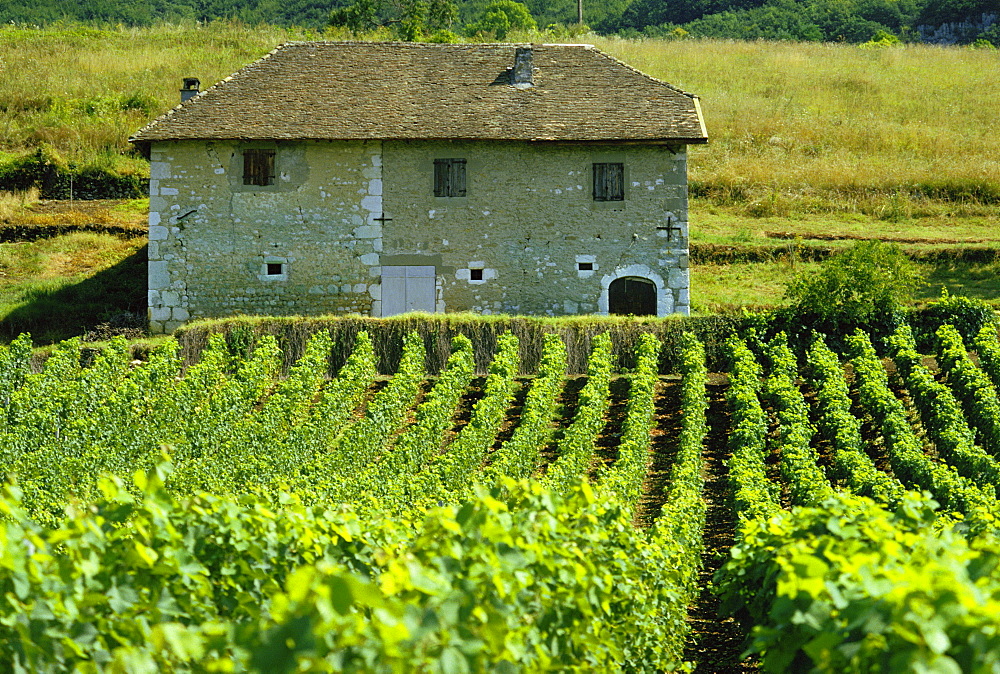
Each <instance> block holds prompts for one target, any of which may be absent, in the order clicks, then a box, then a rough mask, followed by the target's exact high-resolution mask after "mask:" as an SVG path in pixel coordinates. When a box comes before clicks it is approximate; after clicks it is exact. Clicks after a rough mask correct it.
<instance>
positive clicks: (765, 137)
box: [0, 23, 1000, 338]
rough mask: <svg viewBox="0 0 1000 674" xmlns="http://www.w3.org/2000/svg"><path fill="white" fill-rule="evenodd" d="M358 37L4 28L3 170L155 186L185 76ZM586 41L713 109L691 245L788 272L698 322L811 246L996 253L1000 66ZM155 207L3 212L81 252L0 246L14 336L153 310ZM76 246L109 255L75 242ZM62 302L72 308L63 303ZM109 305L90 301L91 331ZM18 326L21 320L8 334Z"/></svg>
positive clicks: (31, 232)
mask: <svg viewBox="0 0 1000 674" xmlns="http://www.w3.org/2000/svg"><path fill="white" fill-rule="evenodd" d="M342 37H344V36H343V35H339V34H327V35H320V34H318V33H315V32H308V31H307V32H303V31H298V30H294V29H279V28H273V27H248V26H243V25H239V24H229V23H215V24H209V25H205V26H160V27H156V28H151V29H124V28H109V29H96V28H85V27H79V26H58V27H52V28H46V29H25V28H17V27H0V52H2V54H3V56H2V57H0V72H2V73H3V77H2V78H0V163H2V162H3V161H4V158H5V157H12V156H16V155H17V154H18V153H20V152H23V151H26V150H29V149H31V148H34V147H36V146H38V145H39V144H40V143H46V144H49V145H50V146H52V147H54V148H55V149H56V150H57V151H58V152H59V153H61V154H62V155H63V157H64V158H65V159H67V160H69V161H73V162H77V163H86V162H91V163H97V164H102V163H103V164H106V165H109V166H118V167H122V166H124V167H126V168H127V169H128V170H133V171H134V170H138V171H145V170H146V169H145V164H144V161H143V160H142V159H141V158H139V157H137V156H135V155H134V154H132V153H131V150H130V147H129V145H128V143H127V139H128V137H129V135H131V134H132V133H134V132H135V131H136V130H137V129H138V128H139V127H140V126H142V125H143V124H144V123H145V122H146V121H148V120H149V119H151V118H153V117H154V116H156V115H158V114H160V113H161V112H163V111H165V110H167V109H169V108H170V107H172V106H173V105H175V104H176V101H177V97H178V94H177V88H178V86H179V82H180V80H181V78H182V77H186V76H198V77H200V78H201V80H202V82H203V84H205V85H208V84H210V83H212V82H214V81H217V80H219V79H221V78H223V77H225V76H226V75H228V74H230V73H231V72H233V71H235V70H236V69H237V68H239V67H240V66H242V65H244V64H246V63H248V62H250V61H252V60H253V59H255V58H258V57H259V56H261V55H263V54H265V53H267V52H268V51H269V50H270V49H272V48H273V47H274V46H275V45H277V44H279V43H281V42H284V41H288V40H302V39H319V38H331V39H336V38H342ZM512 39H516V40H522V39H523V40H534V41H538V40H550V41H551V40H552V38H551V36H545V35H540V34H535V35H522V36H512ZM585 40H586V41H589V42H593V43H594V44H596V46H598V47H599V48H601V49H603V50H605V51H607V52H608V53H610V54H612V55H614V56H616V57H618V58H620V59H622V60H624V61H625V62H627V63H629V64H630V65H633V66H635V67H637V68H639V69H640V70H642V71H644V72H647V73H649V74H651V75H654V76H656V77H659V78H662V79H664V80H666V81H668V82H671V83H672V84H675V85H677V86H679V87H681V88H683V89H685V90H688V91H691V92H693V93H696V94H698V95H699V96H700V97H701V102H702V108H703V111H704V114H705V119H706V124H707V126H708V130H709V137H710V142H709V144H708V145H707V146H704V147H694V148H691V151H690V162H689V166H690V171H691V195H692V198H691V208H690V211H691V214H690V218H691V223H692V228H691V242H692V245H693V246H698V245H702V244H706V245H714V246H722V247H736V248H744V247H749V248H752V247H755V246H764V247H767V246H770V247H771V248H773V249H774V250H776V251H778V253H779V254H778V255H776V256H775V258H774V259H770V260H768V261H766V262H733V261H732V260H725V261H724V262H725V264H722V263H720V262H721V261H715V260H712V259H709V260H706V261H705V262H703V263H702V264H700V265H699V266H697V267H696V268H695V270H694V274H693V288H692V298H693V307H694V309H695V311H696V312H697V313H710V312H717V311H731V310H737V309H740V308H760V307H773V306H778V305H780V304H782V302H783V297H782V295H783V291H784V286H785V284H786V283H787V282H788V280H790V279H791V278H792V277H793V276H794V275H795V274H797V273H800V272H801V271H803V270H804V269H809V268H811V267H810V265H811V264H813V263H808V262H804V261H802V260H800V259H798V258H797V255H796V253H795V250H796V248H797V247H800V246H805V247H823V248H825V249H831V250H836V249H838V248H842V247H846V246H847V245H849V244H850V243H851V242H852V241H854V240H857V239H869V238H875V239H881V240H886V241H893V242H896V243H898V244H900V245H902V246H904V247H906V248H907V249H908V250H912V251H914V253H915V254H920V255H927V254H928V253H932V254H933V253H936V252H941V251H946V252H947V251H952V250H961V249H964V248H965V247H967V246H977V247H985V248H991V249H992V248H995V247H997V246H998V245H1000V218H998V216H1000V206H998V203H1000V163H998V162H997V160H996V157H998V156H1000V135H998V134H997V133H995V129H996V122H995V119H994V116H993V114H992V101H995V100H996V98H997V95H998V94H1000V91H998V89H1000V84H998V83H997V82H996V81H995V78H991V77H990V76H989V73H990V72H992V68H993V63H994V61H995V56H994V55H992V54H990V53H989V52H987V51H983V50H970V49H963V48H940V47H928V46H919V45H918V46H905V47H898V48H892V49H881V50H866V49H860V48H858V47H855V46H851V45H830V44H825V45H824V44H812V43H810V44H798V43H736V42H723V41H702V40H690V41H668V40H652V39H650V40H622V39H613V38H602V37H599V36H586V38H585ZM954 82H962V83H963V84H962V86H961V87H955V86H951V85H952V83H954ZM145 208H146V202H145V200H137V201H132V202H124V203H108V204H93V203H91V204H86V203H80V202H78V203H77V204H74V205H72V206H71V207H67V206H66V205H65V204H51V203H49V204H47V203H44V202H41V203H40V202H38V196H37V194H32V193H28V194H20V195H6V196H4V195H0V241H8V242H13V241H24V240H25V239H33V238H37V237H39V236H41V237H52V236H54V235H61V234H71V235H70V236H69V237H68V238H66V239H60V240H58V241H56V240H53V241H51V242H48V243H42V242H39V243H32V244H26V243H18V244H16V245H15V244H11V243H3V244H0V261H2V262H0V273H2V274H4V276H0V314H2V315H4V316H6V317H7V318H4V319H2V320H0V325H3V326H4V332H5V334H7V335H10V334H11V330H12V329H13V327H12V326H13V324H14V323H16V324H17V325H18V326H20V327H28V326H30V325H36V324H37V323H36V319H35V318H32V319H31V320H25V319H24V317H25V315H26V312H27V314H31V315H33V316H36V317H40V316H42V315H46V314H48V315H52V316H59V317H67V321H66V322H63V325H62V327H61V328H59V329H58V330H55V331H54V332H52V334H51V337H52V338H56V337H65V336H68V334H72V333H67V332H65V331H66V330H67V329H70V326H75V327H73V328H72V329H74V330H78V329H79V328H80V326H85V325H87V324H89V325H93V320H90V321H88V320H84V318H86V317H81V316H80V312H79V311H78V310H77V308H76V305H79V304H80V302H81V301H82V300H85V298H82V297H81V296H80V294H79V292H78V291H79V290H80V289H79V288H78V286H79V284H80V283H81V282H82V281H83V280H85V279H88V278H91V277H92V276H94V275H95V274H99V275H101V276H102V278H105V279H107V280H108V282H110V283H112V284H117V286H120V287H118V289H117V290H115V291H112V290H111V289H110V287H109V286H108V285H107V283H106V282H101V283H92V284H91V287H93V288H94V291H95V292H99V293H101V294H102V295H103V297H104V300H103V301H104V305H103V308H102V309H101V311H99V312H98V313H100V314H101V315H103V316H105V317H106V316H107V315H111V314H114V313H116V312H120V311H121V310H123V309H122V307H121V306H115V305H116V304H118V305H121V304H124V305H127V306H128V307H132V308H130V309H128V310H129V311H131V310H133V309H134V308H135V307H136V306H139V305H141V304H142V301H141V300H142V298H141V296H140V294H139V292H138V286H141V285H142V279H141V278H139V277H135V278H132V276H133V275H134V273H138V272H126V273H124V274H123V273H120V272H121V271H122V270H123V269H127V268H130V265H131V267H135V268H136V269H138V267H136V264H137V261H136V260H137V258H136V254H137V253H138V251H139V248H138V247H137V246H136V245H135V244H134V243H133V242H129V241H127V239H129V238H130V237H132V236H141V234H142V228H143V220H144V214H145ZM79 230H83V231H84V232H85V231H90V232H91V233H92V234H94V236H89V237H88V236H83V235H82V233H73V232H78V231H79ZM101 233H104V234H105V236H103V237H101V236H97V234H101ZM107 235H114V236H113V237H111V236H107ZM115 237H119V238H115ZM784 246H787V248H788V254H787V255H783V254H780V253H781V250H782V247H784ZM737 257H738V256H737ZM925 270H926V275H927V278H928V281H929V284H928V286H927V287H926V288H925V289H924V291H923V293H922V295H921V298H922V299H927V298H932V297H936V296H938V295H939V294H940V292H941V288H942V287H946V288H947V289H948V290H949V291H950V292H952V293H957V294H969V295H971V296H973V297H979V298H982V299H985V300H988V301H998V300H1000V282H998V281H997V280H996V279H997V274H996V272H997V265H996V264H995V263H993V262H969V261H963V260H957V259H956V260H944V261H941V260H936V261H934V262H933V263H926V264H925ZM125 286H129V287H125ZM73 288H76V290H70V289H73ZM61 297H69V298H72V300H71V301H72V302H73V303H74V305H75V306H72V307H60V306H59V305H58V304H56V305H53V304H52V302H58V301H59V298H61ZM111 298H114V299H111ZM136 298H138V299H136ZM42 300H44V301H42ZM101 301H102V300H101V299H100V298H96V299H95V302H96V304H95V303H94V302H91V301H90V300H86V301H84V304H85V305H86V306H88V307H90V308H89V309H88V310H87V314H88V315H91V314H93V310H94V307H95V306H100V302H101ZM40 302H41V303H40ZM109 302H110V304H109ZM140 309H141V307H140ZM39 312H41V313H39ZM12 315H16V316H19V317H21V319H19V320H18V321H15V322H14V323H12V318H11V317H12ZM91 318H93V317H92V316H91ZM36 329H37V328H36Z"/></svg>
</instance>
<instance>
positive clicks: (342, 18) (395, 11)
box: [330, 0, 458, 42]
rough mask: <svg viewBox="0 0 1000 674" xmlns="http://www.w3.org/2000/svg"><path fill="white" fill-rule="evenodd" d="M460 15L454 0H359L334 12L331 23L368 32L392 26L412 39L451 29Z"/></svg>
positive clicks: (403, 36)
mask: <svg viewBox="0 0 1000 674" xmlns="http://www.w3.org/2000/svg"><path fill="white" fill-rule="evenodd" d="M457 17H458V7H457V6H456V5H455V3H454V2H453V0H355V2H354V4H351V5H347V6H345V7H338V8H337V9H334V10H333V11H332V12H330V25H331V26H342V27H345V28H349V29H350V30H352V31H354V32H355V33H364V32H367V31H372V30H375V29H376V28H380V27H384V26H388V27H391V28H392V29H393V31H394V32H395V33H396V35H397V37H399V38H400V39H401V40H406V41H409V42H413V41H417V40H423V39H425V38H426V37H428V35H430V34H431V33H435V34H440V33H442V32H447V31H448V29H449V28H451V25H452V23H453V22H454V21H455V19H456V18H457Z"/></svg>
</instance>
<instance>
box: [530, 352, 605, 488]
mask: <svg viewBox="0 0 1000 674" xmlns="http://www.w3.org/2000/svg"><path fill="white" fill-rule="evenodd" d="M610 386H611V337H610V336H609V335H608V333H606V332H602V333H601V334H599V335H598V336H597V337H595V338H594V348H593V350H592V351H591V353H590V362H589V363H588V365H587V383H586V384H585V385H584V387H583V388H582V389H581V390H580V396H579V400H578V402H577V407H576V412H575V413H574V415H573V421H572V422H571V423H570V425H569V426H568V427H567V428H566V430H565V431H564V432H563V436H562V438H561V439H560V440H559V444H558V445H557V447H556V451H557V453H558V456H557V458H556V460H555V462H554V463H552V464H551V465H550V466H549V468H548V471H547V472H546V473H545V480H544V483H545V485H546V486H547V487H548V488H549V489H551V490H552V491H554V492H556V493H560V494H561V493H565V492H566V491H567V490H568V489H570V488H571V487H572V486H573V485H574V484H575V482H576V481H577V480H579V476H580V475H581V474H582V475H586V474H587V473H588V470H589V468H590V462H591V459H592V458H593V455H594V449H595V447H596V443H597V435H598V433H600V431H601V429H602V428H604V415H605V413H606V412H607V410H608V404H609V400H608V392H609V390H610Z"/></svg>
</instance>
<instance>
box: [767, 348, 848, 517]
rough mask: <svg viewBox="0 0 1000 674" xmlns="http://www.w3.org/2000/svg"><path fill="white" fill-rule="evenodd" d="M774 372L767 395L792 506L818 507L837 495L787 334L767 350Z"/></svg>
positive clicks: (775, 446) (770, 373)
mask: <svg viewBox="0 0 1000 674" xmlns="http://www.w3.org/2000/svg"><path fill="white" fill-rule="evenodd" d="M766 352H767V357H768V360H769V361H770V368H769V369H770V372H769V374H768V377H767V379H766V380H765V382H764V395H765V396H766V397H767V398H768V399H769V400H770V401H771V403H772V407H773V408H774V410H775V413H776V416H777V420H778V433H777V437H775V438H774V451H775V452H776V453H777V454H778V455H779V456H780V457H781V474H782V476H783V477H784V478H785V480H786V481H787V482H788V484H789V485H790V487H791V489H790V492H791V501H792V505H815V504H817V503H819V502H821V501H824V500H826V499H827V498H829V497H830V496H831V495H832V494H833V489H832V487H831V486H830V483H829V482H828V481H827V479H826V474H825V473H824V471H823V469H822V468H821V467H820V465H819V460H818V459H819V457H818V456H817V454H816V450H815V449H814V448H813V447H812V446H811V445H810V440H811V439H812V436H813V434H814V433H815V432H816V429H815V428H814V427H813V425H812V424H811V423H810V422H809V406H808V405H807V404H806V401H805V398H804V397H803V395H802V392H801V391H799V388H798V387H797V386H796V385H795V380H796V378H797V377H798V364H797V363H796V360H795V355H794V354H793V353H792V351H791V349H789V348H788V340H787V338H786V337H785V335H784V333H781V334H779V335H777V336H776V337H774V339H772V340H771V341H770V342H769V343H768V344H767V346H766Z"/></svg>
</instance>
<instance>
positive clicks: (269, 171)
mask: <svg viewBox="0 0 1000 674" xmlns="http://www.w3.org/2000/svg"><path fill="white" fill-rule="evenodd" d="M274 155H275V151H274V150H244V151H243V184H244V185H261V186H263V185H273V184H274Z"/></svg>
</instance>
